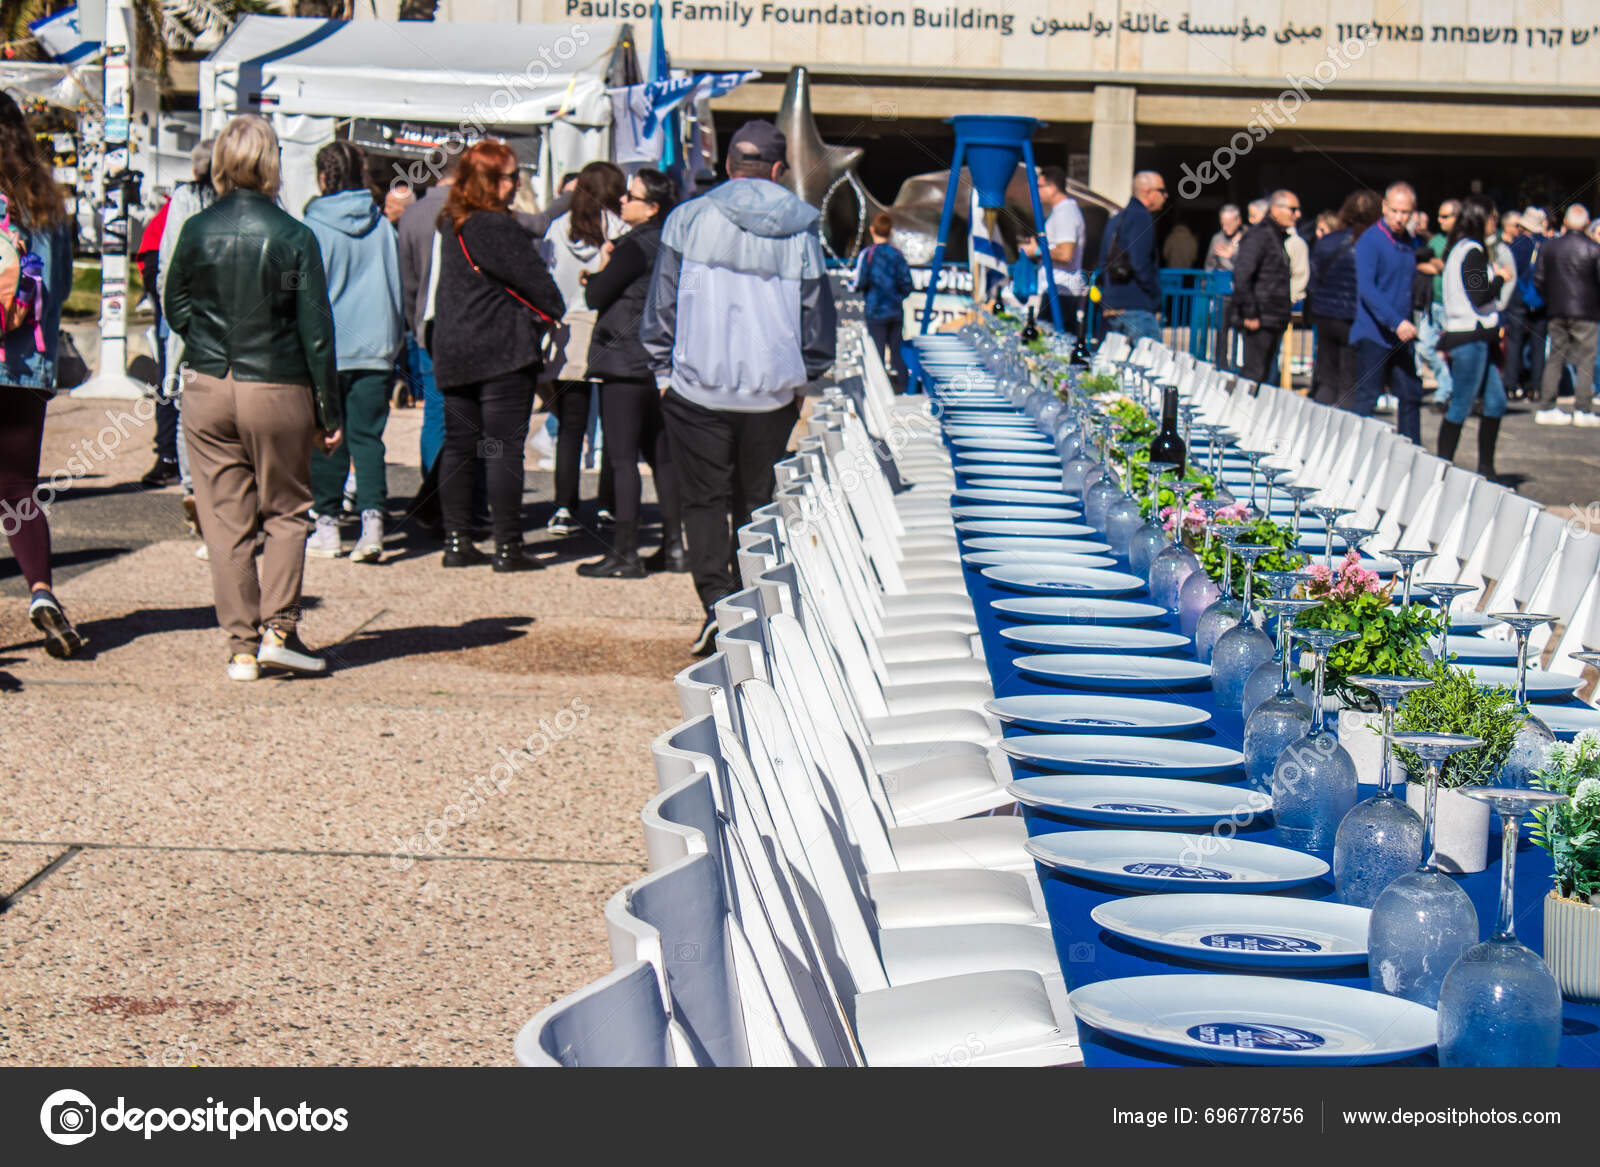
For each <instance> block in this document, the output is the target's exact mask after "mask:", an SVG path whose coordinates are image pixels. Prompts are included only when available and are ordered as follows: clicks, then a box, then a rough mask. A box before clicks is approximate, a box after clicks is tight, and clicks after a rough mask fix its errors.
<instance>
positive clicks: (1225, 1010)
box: [1068, 973, 1439, 1066]
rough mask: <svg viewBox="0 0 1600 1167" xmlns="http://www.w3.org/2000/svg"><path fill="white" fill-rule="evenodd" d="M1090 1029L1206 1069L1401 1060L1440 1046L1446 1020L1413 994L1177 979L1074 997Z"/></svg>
mask: <svg viewBox="0 0 1600 1167" xmlns="http://www.w3.org/2000/svg"><path fill="white" fill-rule="evenodd" d="M1068 999H1069V1000H1070V1001H1071V1003H1072V1011H1073V1013H1074V1014H1076V1015H1077V1018H1078V1021H1079V1023H1080V1024H1084V1025H1090V1026H1093V1027H1094V1028H1095V1029H1099V1030H1103V1031H1104V1032H1106V1033H1110V1034H1114V1035H1116V1036H1117V1037H1120V1038H1122V1039H1123V1040H1125V1041H1131V1042H1133V1043H1134V1044H1135V1045H1140V1046H1144V1047H1145V1048H1147V1049H1153V1050H1159V1051H1160V1052H1162V1053H1167V1054H1176V1055H1178V1056H1179V1057H1185V1058H1192V1059H1194V1060H1195V1061H1199V1062H1228V1063H1233V1064H1236V1065H1256V1066H1262V1065H1274V1064H1281V1063H1293V1062H1300V1063H1322V1064H1324V1065H1337V1066H1352V1065H1360V1064H1363V1063H1368V1062H1392V1061H1398V1060H1400V1059H1402V1058H1409V1057H1411V1056H1413V1055H1415V1054H1419V1053H1422V1052H1423V1051H1424V1050H1429V1049H1432V1048H1433V1046H1434V1043H1435V1042H1436V1041H1437V1038H1438V1028H1439V1018H1438V1014H1436V1013H1435V1012H1434V1011H1433V1010H1432V1009H1430V1008H1428V1007H1427V1006H1426V1005H1418V1004H1417V1003H1416V1002H1414V1001H1407V1000H1405V999H1404V998H1403V997H1391V996H1389V995H1388V994H1386V993H1374V992H1371V991H1370V990H1368V989H1352V988H1347V987H1346V986H1344V985H1329V984H1324V983H1323V982H1321V981H1310V980H1294V979H1290V978H1288V977H1258V976H1240V975H1237V974H1232V973H1176V974H1174V973H1169V974H1166V975H1162V976H1150V977H1124V978H1122V979H1120V980H1109V981H1096V982H1095V983H1094V984H1092V985H1085V986H1084V987H1083V988H1081V989H1075V990H1073V992H1072V993H1071V994H1070V995H1069V998H1068Z"/></svg>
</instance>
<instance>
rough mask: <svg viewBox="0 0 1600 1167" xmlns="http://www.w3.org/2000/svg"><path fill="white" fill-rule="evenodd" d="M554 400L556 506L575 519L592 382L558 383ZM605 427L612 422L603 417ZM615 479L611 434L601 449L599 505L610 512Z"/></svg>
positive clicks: (552, 408) (552, 403)
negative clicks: (612, 464)
mask: <svg viewBox="0 0 1600 1167" xmlns="http://www.w3.org/2000/svg"><path fill="white" fill-rule="evenodd" d="M555 387H556V391H555V398H554V400H552V401H551V402H550V412H551V413H553V414H555V415H556V506H557V507H566V508H567V510H568V511H570V512H571V513H572V517H573V518H577V517H578V484H579V481H580V479H579V475H580V473H581V472H582V470H583V439H584V435H585V434H587V433H588V431H589V395H590V392H591V391H592V390H593V389H594V387H595V383H594V382H593V381H557V382H556V383H555ZM600 424H601V427H602V428H609V426H610V423H609V422H607V421H606V420H605V415H604V414H602V415H601V420H600ZM612 482H613V477H612V466H611V435H610V434H607V435H606V438H605V445H603V446H602V447H601V448H600V486H599V491H600V493H599V495H598V500H599V503H600V506H601V507H602V508H604V509H606V510H610V509H611V508H612V506H613V499H612V492H613V486H612Z"/></svg>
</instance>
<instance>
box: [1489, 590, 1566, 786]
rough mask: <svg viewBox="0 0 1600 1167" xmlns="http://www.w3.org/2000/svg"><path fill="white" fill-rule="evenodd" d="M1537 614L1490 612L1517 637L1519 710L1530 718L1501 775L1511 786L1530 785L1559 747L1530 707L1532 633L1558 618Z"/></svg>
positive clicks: (1492, 617) (1513, 743) (1490, 616)
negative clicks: (1532, 777)
mask: <svg viewBox="0 0 1600 1167" xmlns="http://www.w3.org/2000/svg"><path fill="white" fill-rule="evenodd" d="M1558 618H1559V617H1556V616H1545V615H1541V614H1539V613H1537V612H1490V613H1489V619H1491V620H1498V621H1500V623H1502V624H1509V625H1510V626H1511V630H1512V631H1513V632H1515V633H1516V634H1517V708H1519V709H1521V710H1522V711H1523V712H1524V713H1526V714H1527V715H1528V720H1527V721H1524V722H1523V723H1522V728H1520V729H1518V730H1517V736H1516V737H1515V738H1513V739H1512V742H1511V752H1510V753H1509V754H1507V755H1506V761H1505V765H1503V766H1502V767H1501V768H1500V773H1501V775H1502V777H1503V779H1504V781H1505V784H1506V785H1508V786H1526V785H1527V784H1528V778H1529V777H1530V776H1531V775H1532V774H1533V772H1534V771H1535V770H1538V769H1541V768H1542V767H1543V766H1544V760H1545V756H1546V755H1547V754H1549V753H1550V747H1551V746H1553V745H1555V744H1556V735H1555V734H1553V733H1551V732H1550V727H1549V726H1548V725H1546V724H1545V723H1544V721H1543V720H1542V719H1541V718H1538V717H1535V716H1534V714H1533V710H1531V709H1529V708H1528V634H1529V633H1530V632H1532V631H1533V630H1534V629H1535V628H1537V627H1539V625H1541V624H1549V623H1550V622H1551V621H1553V620H1556V619H1558Z"/></svg>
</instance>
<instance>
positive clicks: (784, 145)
mask: <svg viewBox="0 0 1600 1167" xmlns="http://www.w3.org/2000/svg"><path fill="white" fill-rule="evenodd" d="M787 152H788V142H787V140H786V139H785V137H784V135H783V133H782V132H781V131H779V130H778V129H777V128H776V127H775V126H773V125H772V124H771V123H770V122H765V121H751V122H746V123H745V124H744V125H743V126H742V127H740V129H739V131H738V132H737V133H736V134H734V136H733V141H732V142H731V143H730V144H729V147H728V157H727V170H728V178H729V179H731V180H734V181H730V182H727V183H724V184H723V185H721V186H719V187H716V188H715V189H713V190H711V191H709V192H707V193H706V194H704V195H702V196H700V197H699V198H696V199H693V200H691V201H689V202H687V203H684V204H683V205H682V206H680V207H678V208H677V210H675V211H673V212H672V214H671V215H669V216H667V221H666V223H665V224H664V225H663V227H662V229H661V250H660V252H659V253H658V254H657V256H656V265H655V271H654V273H653V275H652V277H651V281H650V290H649V293H648V294H647V296H646V299H645V307H644V316H643V319H642V320H641V321H640V325H639V339H640V340H641V341H642V342H643V344H644V348H645V352H646V353H647V354H648V356H649V358H650V364H651V368H652V369H653V370H654V372H655V375H656V385H657V386H658V387H659V388H660V389H661V391H662V400H661V412H662V416H663V418H664V420H665V422H666V427H667V433H668V435H669V440H670V442H671V445H672V459H673V464H674V467H675V469H676V470H677V473H678V481H679V485H680V489H681V491H682V497H683V527H684V538H685V540H686V542H687V543H688V560H689V569H690V571H691V572H693V574H694V584H695V590H696V591H697V592H698V593H699V595H700V602H701V603H702V604H703V605H704V606H705V609H706V623H705V626H704V627H703V628H702V629H701V632H700V636H699V637H698V638H697V639H696V641H695V644H694V649H695V651H696V652H700V653H704V652H709V651H710V649H711V642H712V636H713V634H714V632H715V627H716V626H715V622H714V621H713V620H712V618H711V606H712V605H713V604H715V603H716V602H717V601H718V600H720V599H721V598H722V597H723V596H725V595H728V594H729V593H731V592H733V591H735V590H736V588H737V583H736V581H737V579H738V576H737V569H736V567H735V560H734V555H733V550H734V546H735V540H734V534H733V533H734V532H735V531H737V530H738V528H739V527H741V526H742V525H744V524H745V523H747V522H749V521H750V512H751V511H753V510H754V509H755V508H757V507H759V506H763V505H765V504H766V503H767V502H769V501H771V499H772V489H773V469H772V468H773V466H774V464H775V463H776V462H777V461H778V459H780V458H781V457H783V454H784V451H785V450H786V449H787V448H788V444H789V433H790V431H791V430H792V429H793V428H794V423H795V421H796V419H797V418H798V417H799V405H798V402H797V400H796V395H797V394H798V393H799V391H800V390H801V389H802V388H804V386H805V385H806V384H807V382H810V381H813V380H815V379H816V378H818V377H820V376H821V375H822V374H823V373H825V372H826V371H827V370H828V368H829V366H831V365H832V364H833V353H834V340H835V336H834V333H835V324H836V321H835V317H834V308H833V293H832V291H831V290H830V289H829V286H828V280H827V275H826V273H825V271H824V270H823V260H822V243H821V239H820V236H819V235H818V230H817V218H818V216H817V209H816V208H815V207H813V206H811V205H810V204H808V203H806V202H804V201H803V200H802V199H800V198H798V197H797V196H795V195H794V194H791V193H790V192H789V191H787V190H785V189H784V188H783V187H781V186H779V185H778V182H777V179H778V178H779V176H781V175H782V173H783V170H784V166H785V165H786V163H785V157H786V155H787Z"/></svg>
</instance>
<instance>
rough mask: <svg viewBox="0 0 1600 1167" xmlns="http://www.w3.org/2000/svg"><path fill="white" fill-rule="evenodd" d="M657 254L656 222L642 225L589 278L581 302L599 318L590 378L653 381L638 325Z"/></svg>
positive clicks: (658, 227) (592, 342) (658, 232)
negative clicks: (640, 341)
mask: <svg viewBox="0 0 1600 1167" xmlns="http://www.w3.org/2000/svg"><path fill="white" fill-rule="evenodd" d="M660 250H661V223H660V220H659V216H658V217H657V218H655V219H651V220H650V221H649V222H648V223H641V224H639V226H637V227H635V228H634V229H633V230H632V231H629V232H628V233H627V234H626V235H624V236H622V237H621V238H620V239H618V240H617V241H616V243H615V244H614V245H613V247H612V251H611V258H610V259H609V260H608V261H607V262H606V265H605V267H603V268H601V269H600V270H599V271H597V272H591V273H589V282H588V283H587V284H585V285H584V301H585V302H586V303H587V304H588V305H589V307H590V308H592V309H594V310H595V311H596V312H598V313H599V314H600V315H599V318H598V319H597V320H596V321H595V325H594V335H593V336H592V337H591V338H590V340H589V376H590V377H592V378H595V379H597V380H601V381H653V380H655V374H654V373H652V372H651V371H650V358H649V356H648V355H647V354H646V353H645V351H644V345H643V344H641V343H639V321H640V320H641V319H643V317H644V298H645V295H646V293H648V292H649V290H650V273H651V272H652V271H653V270H654V269H655V266H656V252H658V251H660Z"/></svg>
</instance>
